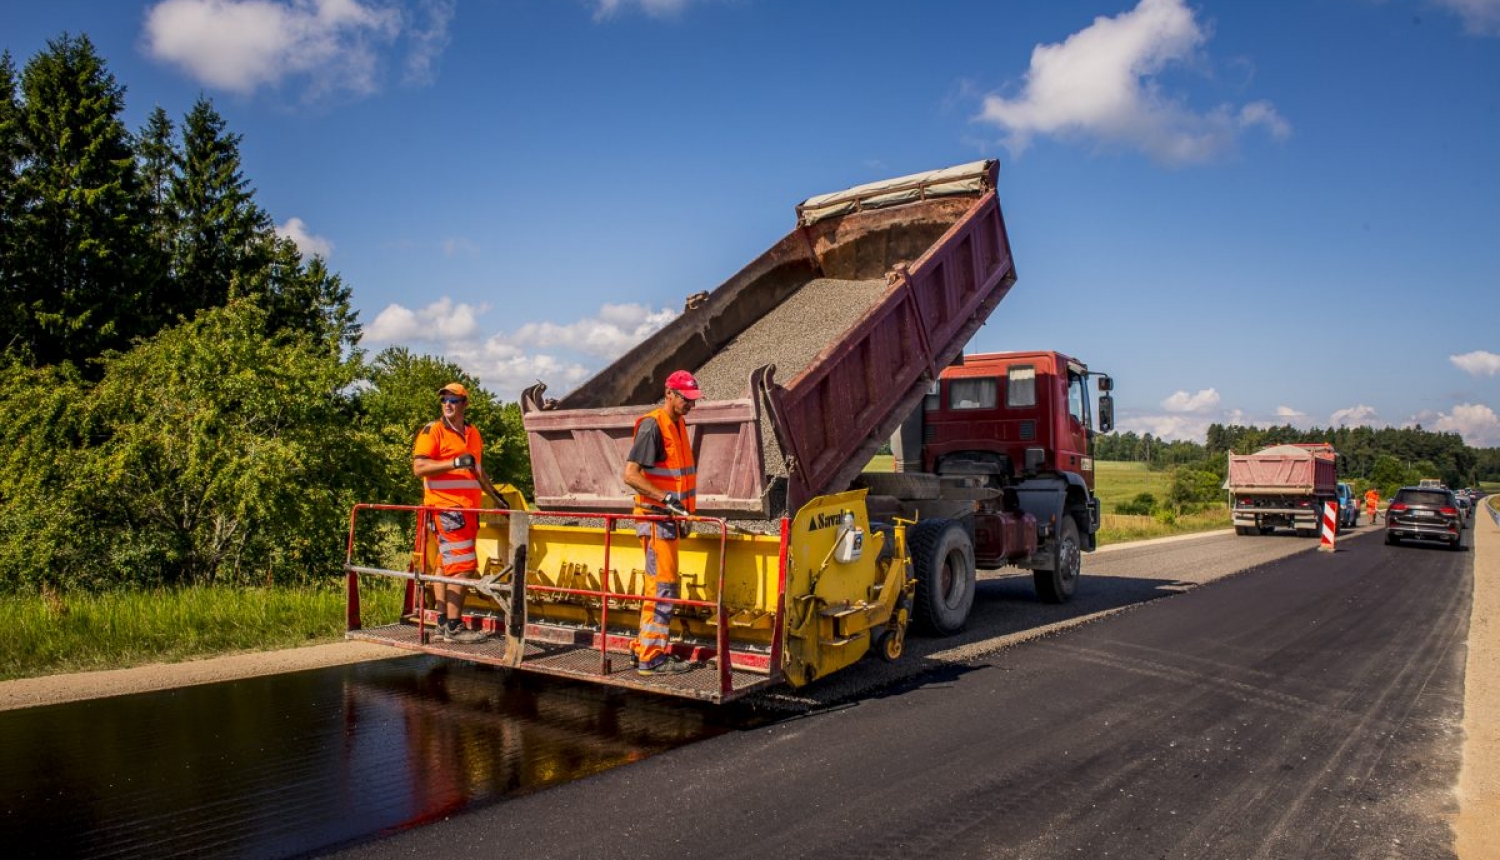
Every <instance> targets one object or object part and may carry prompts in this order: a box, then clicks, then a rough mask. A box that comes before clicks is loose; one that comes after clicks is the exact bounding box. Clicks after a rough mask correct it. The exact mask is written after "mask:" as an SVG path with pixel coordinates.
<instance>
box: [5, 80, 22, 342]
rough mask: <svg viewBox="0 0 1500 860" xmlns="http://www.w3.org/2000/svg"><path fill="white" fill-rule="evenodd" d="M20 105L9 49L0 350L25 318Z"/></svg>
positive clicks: (14, 335) (16, 331) (6, 86)
mask: <svg viewBox="0 0 1500 860" xmlns="http://www.w3.org/2000/svg"><path fill="white" fill-rule="evenodd" d="M20 121H21V104H20V102H19V101H18V100H17V97H16V67H15V64H14V63H13V62H11V58H10V52H9V51H6V52H4V53H3V54H0V331H4V332H6V334H5V335H4V337H3V339H0V350H5V349H9V348H10V347H12V346H14V345H16V344H15V342H14V340H13V339H14V338H16V337H17V336H18V334H19V332H20V331H21V328H22V325H23V323H24V321H25V318H24V316H23V315H22V314H21V313H20V308H21V302H20V297H19V295H18V293H17V290H18V284H17V280H16V276H15V253H16V251H15V229H16V218H17V216H18V214H19V213H18V209H17V207H16V175H17V172H18V171H19V170H20V168H21V127H20Z"/></svg>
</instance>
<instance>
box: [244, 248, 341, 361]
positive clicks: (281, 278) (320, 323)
mask: <svg viewBox="0 0 1500 860" xmlns="http://www.w3.org/2000/svg"><path fill="white" fill-rule="evenodd" d="M262 241H263V242H264V243H266V246H267V247H268V248H269V251H268V252H267V257H268V259H269V264H268V265H266V266H263V267H262V268H261V269H260V270H259V271H258V272H256V273H255V274H253V275H251V276H249V277H247V278H245V279H243V280H242V281H240V282H237V283H236V285H235V287H234V293H235V294H236V295H246V296H248V297H250V298H253V299H254V300H255V301H256V302H257V303H258V304H259V305H260V306H261V307H263V308H265V310H266V324H267V326H268V329H267V332H266V334H267V335H269V336H276V334H277V333H278V332H297V333H306V334H310V335H311V336H312V337H313V339H314V341H316V342H317V343H319V344H321V345H323V346H325V347H327V348H329V349H334V350H342V349H352V348H353V347H354V346H355V344H356V343H357V342H358V341H359V336H360V327H359V323H358V321H357V314H356V312H355V311H354V308H353V306H352V304H351V302H350V293H349V288H348V287H347V286H345V285H344V280H343V278H341V277H339V276H338V275H336V274H334V273H333V272H331V271H329V269H328V266H327V264H325V263H324V262H323V258H322V257H317V256H315V257H313V258H312V260H311V261H310V262H307V263H305V264H304V263H303V259H302V253H301V251H299V250H298V249H297V243H295V242H293V241H292V240H290V239H283V238H280V237H278V236H276V235H275V234H269V235H267V236H266V237H264V239H263V240H262Z"/></svg>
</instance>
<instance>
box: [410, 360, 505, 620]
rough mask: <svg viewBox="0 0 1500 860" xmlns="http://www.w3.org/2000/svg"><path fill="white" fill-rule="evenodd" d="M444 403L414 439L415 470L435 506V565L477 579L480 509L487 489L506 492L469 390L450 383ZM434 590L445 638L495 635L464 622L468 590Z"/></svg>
mask: <svg viewBox="0 0 1500 860" xmlns="http://www.w3.org/2000/svg"><path fill="white" fill-rule="evenodd" d="M438 403H439V404H440V407H441V409H442V417H440V418H439V419H438V420H436V421H432V422H429V423H428V424H426V425H424V426H423V427H422V429H421V430H419V431H417V438H416V441H415V442H414V443H413V444H412V452H411V454H412V461H411V470H412V474H414V475H416V476H417V477H418V478H421V479H422V505H423V506H424V507H427V508H431V509H432V510H429V511H424V512H423V513H424V514H426V515H427V529H428V530H429V531H430V532H432V533H433V536H434V537H435V538H436V539H437V549H438V561H437V564H436V565H435V566H436V567H437V568H438V570H440V571H441V572H442V575H443V576H448V577H455V578H459V579H473V578H475V577H477V576H478V575H479V555H478V551H477V549H476V545H475V539H476V538H477V537H478V536H479V515H478V514H477V513H475V510H474V509H476V508H478V507H479V505H480V503H481V502H482V501H483V498H484V497H483V493H484V492H488V493H489V494H490V495H492V496H494V497H495V498H496V499H498V498H500V495H499V493H498V492H497V491H496V490H495V487H494V485H493V484H491V483H490V479H489V477H488V476H487V475H485V473H484V466H483V465H481V463H480V458H481V457H483V456H484V440H483V439H481V438H480V436H479V428H477V427H475V426H474V425H473V424H470V423H468V422H467V421H466V420H465V419H464V413H465V412H466V411H467V410H468V407H469V389H467V388H465V387H464V386H463V385H462V384H461V383H457V382H450V383H448V384H447V385H444V386H443V387H442V388H440V389H438ZM428 572H429V573H432V572H434V571H431V570H429V571H428ZM433 591H434V595H435V596H436V597H437V611H438V623H437V630H436V636H437V637H438V638H439V639H441V640H442V641H444V642H456V643H459V644H462V645H475V644H478V643H480V642H483V641H485V640H486V639H488V638H489V637H488V636H487V635H486V634H485V632H484V631H483V630H472V629H469V628H468V627H466V626H465V625H464V622H463V602H464V592H465V591H467V589H465V588H463V587H460V586H456V585H448V584H447V583H442V582H440V583H436V584H434V585H433Z"/></svg>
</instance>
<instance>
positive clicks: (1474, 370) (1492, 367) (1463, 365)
mask: <svg viewBox="0 0 1500 860" xmlns="http://www.w3.org/2000/svg"><path fill="white" fill-rule="evenodd" d="M1496 2H1497V3H1500V0H1496ZM1448 360H1449V361H1451V362H1453V364H1454V366H1455V367H1457V368H1458V369H1459V370H1462V371H1463V372H1465V373H1468V374H1472V375H1474V376H1494V375H1495V374H1497V373H1500V355H1496V354H1495V353H1493V352H1485V351H1484V350H1482V349H1476V350H1474V351H1473V352H1466V353H1464V354H1463V355H1450V356H1448Z"/></svg>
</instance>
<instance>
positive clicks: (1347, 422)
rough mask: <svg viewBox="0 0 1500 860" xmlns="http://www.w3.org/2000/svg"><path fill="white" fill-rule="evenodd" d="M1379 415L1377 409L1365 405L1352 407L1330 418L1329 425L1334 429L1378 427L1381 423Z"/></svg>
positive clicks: (1339, 411) (1337, 412)
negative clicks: (1365, 426)
mask: <svg viewBox="0 0 1500 860" xmlns="http://www.w3.org/2000/svg"><path fill="white" fill-rule="evenodd" d="M1379 420H1380V416H1379V413H1377V412H1376V411H1375V407H1373V406H1366V405H1364V404H1363V403H1361V404H1359V405H1357V406H1350V407H1349V408H1348V409H1340V410H1338V411H1336V412H1334V413H1333V414H1332V415H1330V416H1328V423H1329V424H1331V425H1332V426H1334V427H1360V426H1364V425H1369V426H1371V427H1374V426H1376V424H1377V423H1378V422H1379Z"/></svg>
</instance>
